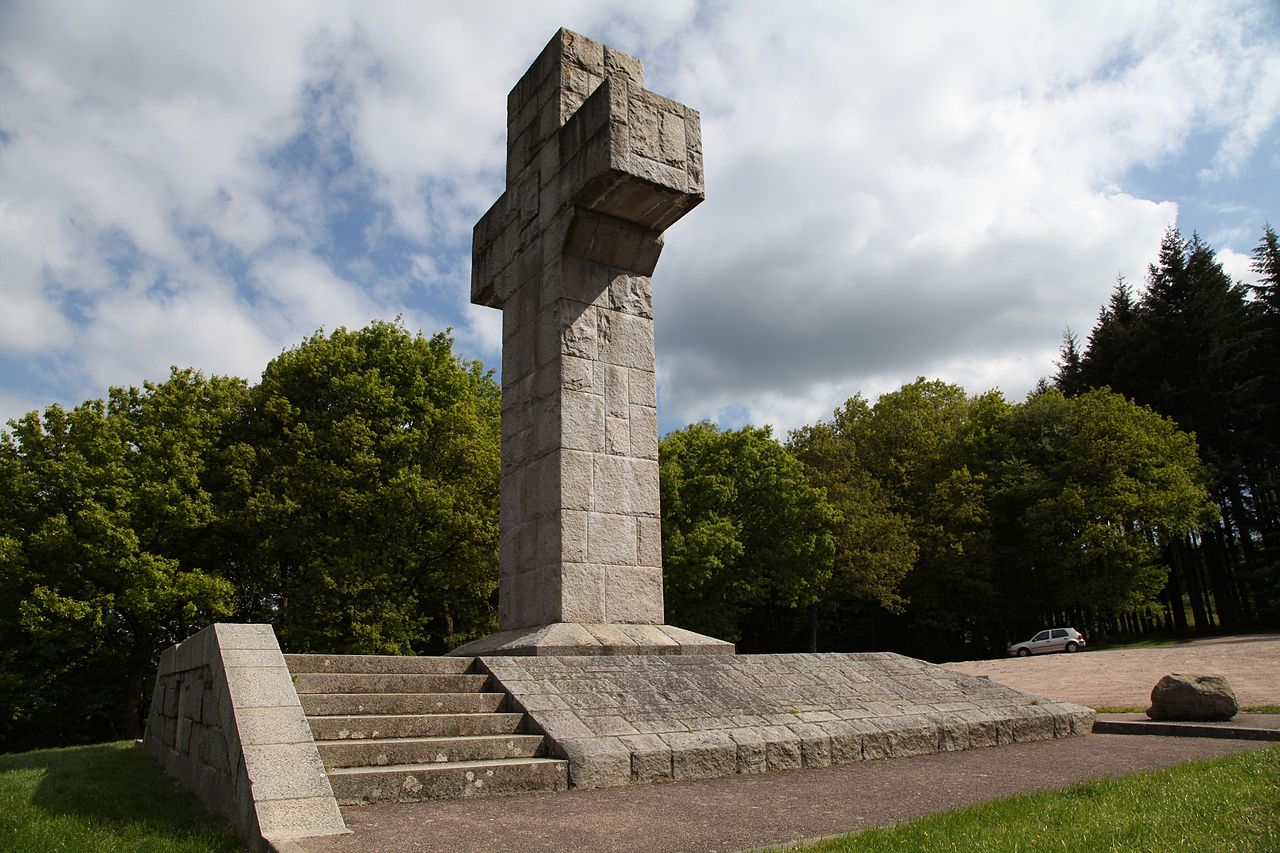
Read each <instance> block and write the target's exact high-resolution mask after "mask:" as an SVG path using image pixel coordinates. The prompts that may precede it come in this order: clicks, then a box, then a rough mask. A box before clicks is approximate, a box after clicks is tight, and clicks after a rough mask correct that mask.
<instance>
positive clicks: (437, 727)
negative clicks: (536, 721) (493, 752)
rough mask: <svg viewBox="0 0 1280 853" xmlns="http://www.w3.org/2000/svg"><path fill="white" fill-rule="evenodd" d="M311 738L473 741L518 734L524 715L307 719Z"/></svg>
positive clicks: (430, 715)
mask: <svg viewBox="0 0 1280 853" xmlns="http://www.w3.org/2000/svg"><path fill="white" fill-rule="evenodd" d="M307 723H308V724H309V725H310V726H311V734H312V736H313V737H314V738H315V739H316V740H317V741H322V740H363V739H365V738H400V737H474V736H476V735H511V734H519V733H520V729H521V727H522V725H523V723H524V714H495V713H490V714H388V715H363V716H342V717H307Z"/></svg>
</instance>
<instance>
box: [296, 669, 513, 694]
mask: <svg viewBox="0 0 1280 853" xmlns="http://www.w3.org/2000/svg"><path fill="white" fill-rule="evenodd" d="M488 681H489V676H487V675H446V674H422V673H399V674H394V673H393V674H386V675H384V674H382V673H371V672H360V673H355V672H341V673H339V672H300V673H297V674H295V675H294V676H293V685H294V688H295V689H297V691H298V693H300V694H301V693H479V692H481V691H483V690H484V688H485V684H486V683H487V682H488Z"/></svg>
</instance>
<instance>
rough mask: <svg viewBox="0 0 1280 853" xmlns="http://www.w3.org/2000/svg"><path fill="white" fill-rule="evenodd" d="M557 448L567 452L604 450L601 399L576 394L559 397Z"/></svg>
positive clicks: (592, 395) (566, 393)
mask: <svg viewBox="0 0 1280 853" xmlns="http://www.w3.org/2000/svg"><path fill="white" fill-rule="evenodd" d="M559 446H560V447H563V448H565V449H566V450H585V451H591V452H593V453H600V452H603V451H604V449H605V415H604V398H602V397H600V396H599V395H597V394H586V393H582V392H579V391H565V392H563V393H562V394H561V397H560V442H559Z"/></svg>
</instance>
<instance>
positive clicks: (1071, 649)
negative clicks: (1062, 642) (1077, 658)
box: [1067, 643, 1080, 654]
mask: <svg viewBox="0 0 1280 853" xmlns="http://www.w3.org/2000/svg"><path fill="white" fill-rule="evenodd" d="M1078 648H1080V647H1079V646H1077V645H1076V644H1075V643H1067V654H1071V653H1072V652H1074V651H1075V650H1076V649H1078Z"/></svg>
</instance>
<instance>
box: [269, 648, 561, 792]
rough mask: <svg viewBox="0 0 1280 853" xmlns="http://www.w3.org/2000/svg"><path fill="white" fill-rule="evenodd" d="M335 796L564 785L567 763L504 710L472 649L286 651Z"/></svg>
mask: <svg viewBox="0 0 1280 853" xmlns="http://www.w3.org/2000/svg"><path fill="white" fill-rule="evenodd" d="M285 661H286V662H287V663H288V666H289V672H290V673H291V674H292V676H293V682H294V686H295V688H296V689H297V691H298V699H299V700H300V701H301V702H302V710H303V713H305V714H306V717H307V722H308V723H309V724H310V726H311V733H312V736H313V737H314V739H315V743H316V747H317V749H318V750H319V752H320V758H321V760H322V761H323V762H324V766H325V772H326V773H327V774H328V776H329V783H330V785H331V786H332V787H333V795H334V797H336V798H337V800H338V803H339V804H341V805H354V804H359V803H386V802H413V801H418V800H434V799H453V798H458V797H475V796H484V795H488V794H510V793H517V792H522V791H556V790H564V789H565V788H566V787H567V786H568V763H567V762H565V761H559V760H555V759H551V758H547V757H545V755H546V743H545V738H543V736H542V735H540V734H530V733H528V731H527V724H526V720H525V716H524V714H522V713H510V712H507V711H504V708H505V706H506V704H507V697H506V694H505V693H501V692H493V691H491V690H490V689H489V688H490V686H491V679H490V678H489V676H488V675H485V674H482V673H476V672H473V671H472V670H473V669H474V663H475V661H474V659H473V658H451V657H396V656H384V655H285Z"/></svg>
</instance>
